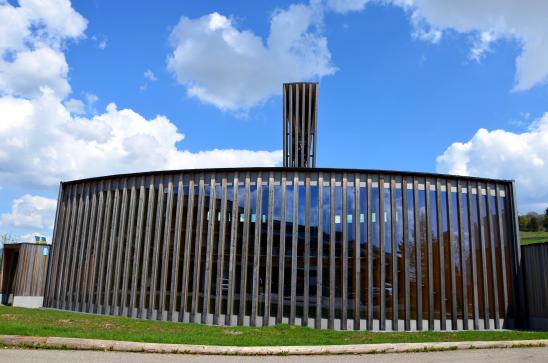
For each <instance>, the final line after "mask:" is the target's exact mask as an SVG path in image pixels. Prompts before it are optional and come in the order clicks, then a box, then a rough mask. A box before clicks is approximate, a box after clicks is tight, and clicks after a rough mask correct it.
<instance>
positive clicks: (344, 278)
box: [341, 173, 348, 330]
mask: <svg viewBox="0 0 548 363" xmlns="http://www.w3.org/2000/svg"><path fill="white" fill-rule="evenodd" d="M347 188H348V178H347V176H346V173H345V174H343V180H342V220H341V222H342V229H343V232H342V241H341V244H342V246H341V247H342V256H341V257H342V258H341V268H342V271H341V295H342V296H341V301H342V306H341V329H342V330H346V329H347V328H348V327H347V322H348V314H347V309H348V220H347V214H348V213H347V212H348V211H347V208H348V206H347V199H346V192H347Z"/></svg>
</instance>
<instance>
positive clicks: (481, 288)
mask: <svg viewBox="0 0 548 363" xmlns="http://www.w3.org/2000/svg"><path fill="white" fill-rule="evenodd" d="M58 203H59V204H58V208H57V216H56V221H55V229H54V241H53V250H52V253H51V257H50V264H49V269H48V276H47V284H46V293H45V302H44V305H45V306H46V307H51V308H57V309H65V310H74V311H83V312H91V313H97V314H107V315H122V316H129V317H136V318H143V319H158V320H169V321H184V322H201V323H208V324H218V325H251V326H265V325H273V324H278V323H289V324H295V325H305V326H310V327H316V328H329V329H343V330H344V329H349V330H350V329H361V330H363V329H368V330H434V329H435V330H438V329H439V330H460V329H498V328H502V327H512V326H513V324H514V317H515V315H516V313H517V312H518V310H519V309H517V308H516V306H517V305H519V302H517V299H518V297H517V296H518V295H519V294H516V290H517V289H516V288H515V286H517V281H518V277H517V275H518V273H517V271H518V270H519V265H518V261H519V249H518V231H517V228H516V226H517V223H516V218H517V216H516V209H515V201H514V189H513V183H512V182H511V181H507V180H492V179H480V178H470V177H456V176H449V175H438V174H420V173H401V172H388V171H378V170H343V169H308V168H301V169H298V168H246V169H204V170H184V171H170V172H158V173H142V174H129V175H117V176H111V177H103V178H94V179H86V180H80V181H73V182H65V183H62V184H61V188H60V195H59V198H58Z"/></svg>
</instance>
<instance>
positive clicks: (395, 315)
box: [390, 176, 400, 330]
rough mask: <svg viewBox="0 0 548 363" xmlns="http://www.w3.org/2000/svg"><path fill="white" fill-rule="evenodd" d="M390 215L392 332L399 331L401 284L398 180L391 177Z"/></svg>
mask: <svg viewBox="0 0 548 363" xmlns="http://www.w3.org/2000/svg"><path fill="white" fill-rule="evenodd" d="M390 214H391V218H390V220H391V221H392V223H391V226H390V233H391V234H392V330H399V310H400V309H399V291H398V290H399V289H398V287H399V283H398V276H399V274H398V241H397V239H396V223H397V210H396V179H395V178H394V176H391V177H390Z"/></svg>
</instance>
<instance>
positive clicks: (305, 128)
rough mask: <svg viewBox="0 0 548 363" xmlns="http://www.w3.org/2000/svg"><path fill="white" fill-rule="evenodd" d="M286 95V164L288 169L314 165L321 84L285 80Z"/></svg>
mask: <svg viewBox="0 0 548 363" xmlns="http://www.w3.org/2000/svg"><path fill="white" fill-rule="evenodd" d="M283 98H284V99H283V138H284V142H283V144H284V145H283V146H284V164H283V165H284V167H286V168H287V167H289V168H315V167H316V144H317V139H318V136H317V135H318V134H317V131H316V130H317V125H318V83H317V82H296V83H284V85H283Z"/></svg>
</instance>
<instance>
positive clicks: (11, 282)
mask: <svg viewBox="0 0 548 363" xmlns="http://www.w3.org/2000/svg"><path fill="white" fill-rule="evenodd" d="M50 248H51V246H49V245H46V244H36V243H14V244H7V245H4V258H3V260H2V266H1V267H0V268H1V270H0V302H1V303H2V304H5V305H13V306H22V307H33V308H35V307H42V304H43V301H44V287H45V281H46V271H47V264H48V257H49V252H50Z"/></svg>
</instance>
